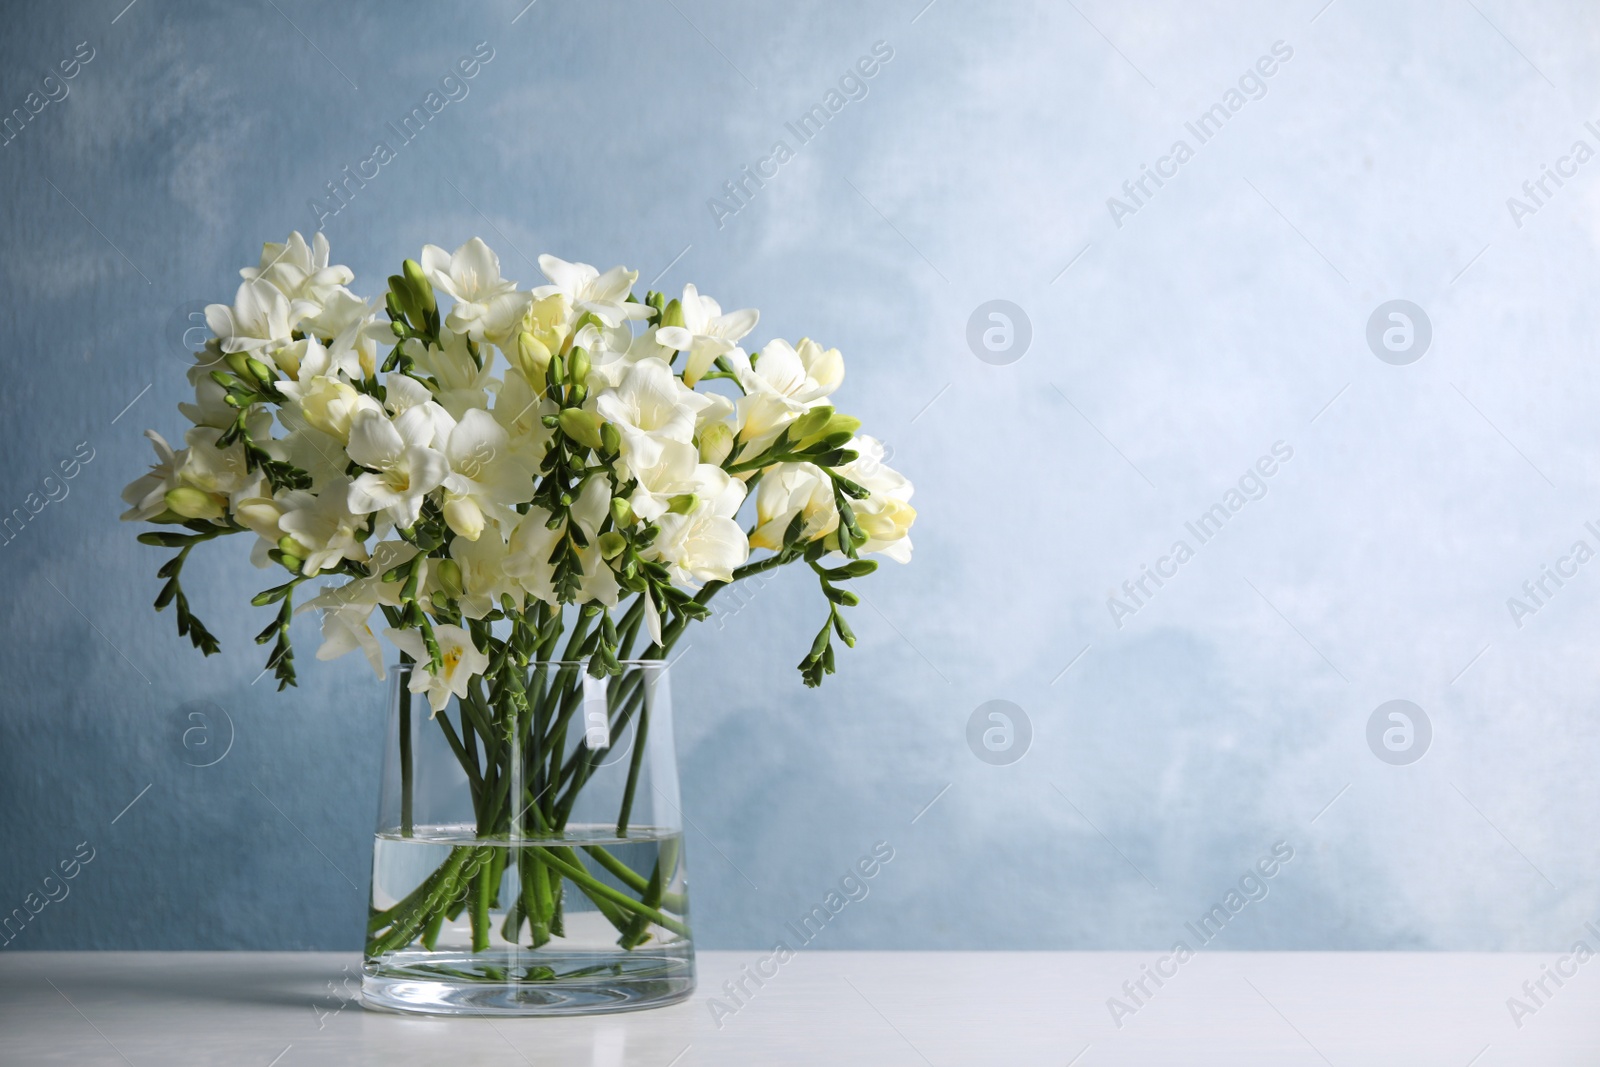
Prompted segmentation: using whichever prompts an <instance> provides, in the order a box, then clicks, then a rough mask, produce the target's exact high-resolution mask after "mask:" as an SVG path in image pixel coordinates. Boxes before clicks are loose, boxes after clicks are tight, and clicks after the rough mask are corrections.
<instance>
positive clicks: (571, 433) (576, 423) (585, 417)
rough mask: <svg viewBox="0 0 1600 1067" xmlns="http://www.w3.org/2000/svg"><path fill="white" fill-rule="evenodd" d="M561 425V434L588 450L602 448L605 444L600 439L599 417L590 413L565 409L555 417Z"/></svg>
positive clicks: (575, 409) (577, 409) (579, 409)
mask: <svg viewBox="0 0 1600 1067" xmlns="http://www.w3.org/2000/svg"><path fill="white" fill-rule="evenodd" d="M557 418H558V421H559V422H560V424H561V432H562V433H564V434H566V435H567V436H568V437H570V438H572V439H573V440H574V441H576V442H578V443H579V444H581V445H588V446H589V447H590V448H604V447H605V443H604V442H603V441H602V440H601V439H600V421H601V420H600V416H599V415H596V414H595V413H594V412H592V411H584V410H583V409H582V408H567V409H566V410H564V411H562V412H561V414H560V415H559V416H557Z"/></svg>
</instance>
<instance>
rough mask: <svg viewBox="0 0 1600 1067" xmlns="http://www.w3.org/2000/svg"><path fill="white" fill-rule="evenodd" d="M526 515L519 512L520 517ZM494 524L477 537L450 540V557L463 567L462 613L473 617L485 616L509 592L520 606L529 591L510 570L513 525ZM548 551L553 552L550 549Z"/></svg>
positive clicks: (497, 605) (553, 541)
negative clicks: (508, 570)
mask: <svg viewBox="0 0 1600 1067" xmlns="http://www.w3.org/2000/svg"><path fill="white" fill-rule="evenodd" d="M546 517H548V513H546ZM523 518H524V517H523V516H520V515H519V516H517V519H518V520H519V521H521V520H522V519H523ZM491 526H493V529H491V530H489V531H486V533H485V534H484V536H481V537H479V538H478V539H477V540H476V541H469V540H467V539H466V538H465V537H458V538H456V539H455V540H454V541H452V542H451V543H450V558H451V559H453V560H455V561H456V565H457V566H459V567H460V568H461V588H462V594H461V597H460V600H461V614H463V615H465V616H466V617H467V618H469V619H481V618H483V617H484V616H485V615H487V614H489V612H491V611H493V610H494V609H495V608H498V607H499V606H500V598H501V597H502V596H509V597H510V598H511V600H512V602H513V603H515V604H516V605H517V606H518V607H519V608H520V607H521V606H522V602H523V597H524V596H525V595H526V590H525V589H524V588H523V585H522V583H521V582H519V581H518V580H517V579H516V578H515V577H513V576H512V575H511V574H509V573H507V571H506V561H507V559H508V558H509V557H510V554H511V547H510V545H508V544H507V543H506V541H507V539H508V538H509V537H510V536H511V529H510V528H501V527H499V526H497V525H494V524H493V523H491ZM554 537H555V535H554V534H552V535H551V541H550V544H551V545H552V546H553V545H554V544H555V540H554ZM545 554H546V555H549V553H548V552H546V553H545ZM547 570H548V568H547ZM546 577H547V578H548V575H546Z"/></svg>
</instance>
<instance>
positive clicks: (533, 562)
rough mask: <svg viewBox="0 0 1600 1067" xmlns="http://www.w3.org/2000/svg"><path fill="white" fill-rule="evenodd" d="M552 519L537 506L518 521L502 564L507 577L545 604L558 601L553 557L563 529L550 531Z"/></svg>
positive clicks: (513, 528) (480, 539)
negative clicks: (551, 558)
mask: <svg viewBox="0 0 1600 1067" xmlns="http://www.w3.org/2000/svg"><path fill="white" fill-rule="evenodd" d="M552 517H553V516H551V514H550V512H548V511H546V510H545V509H544V508H541V507H539V506H538V505H537V504H535V505H534V506H533V507H530V508H529V509H528V511H527V514H525V515H523V516H521V517H520V518H518V520H517V522H516V525H515V526H514V527H512V529H511V537H510V539H509V544H508V545H507V548H506V553H505V557H504V562H503V564H502V566H503V567H504V569H505V573H506V575H507V577H509V578H512V579H514V580H515V581H516V582H517V584H518V585H519V586H521V588H522V589H524V590H526V591H527V593H528V595H529V596H531V597H533V598H534V599H536V600H542V601H544V602H545V603H546V604H554V603H555V602H556V589H555V567H554V566H553V565H552V564H551V562H550V556H551V554H552V553H553V552H554V551H555V549H556V545H557V544H558V543H559V542H560V541H561V536H562V532H563V531H562V530H561V528H560V527H557V528H556V529H554V530H552V529H550V527H549V523H550V519H551V518H552ZM482 541H483V539H482V538H479V543H481V542H482ZM456 544H460V542H459V541H457V542H456Z"/></svg>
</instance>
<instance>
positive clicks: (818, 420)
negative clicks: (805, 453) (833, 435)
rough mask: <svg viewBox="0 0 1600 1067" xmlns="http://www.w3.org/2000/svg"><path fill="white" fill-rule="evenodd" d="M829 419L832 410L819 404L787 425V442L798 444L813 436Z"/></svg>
mask: <svg viewBox="0 0 1600 1067" xmlns="http://www.w3.org/2000/svg"><path fill="white" fill-rule="evenodd" d="M831 418H833V408H831V407H829V406H828V405H826V404H819V405H818V406H816V407H814V408H812V409H811V410H810V411H808V412H806V413H805V414H804V415H801V416H800V417H799V418H798V419H795V420H794V422H792V423H790V424H789V440H791V441H793V442H795V443H796V444H798V443H799V442H801V441H804V440H805V439H806V438H808V437H813V436H815V435H816V434H817V432H818V431H819V430H821V429H822V428H823V427H824V426H826V425H827V424H828V420H829V419H831Z"/></svg>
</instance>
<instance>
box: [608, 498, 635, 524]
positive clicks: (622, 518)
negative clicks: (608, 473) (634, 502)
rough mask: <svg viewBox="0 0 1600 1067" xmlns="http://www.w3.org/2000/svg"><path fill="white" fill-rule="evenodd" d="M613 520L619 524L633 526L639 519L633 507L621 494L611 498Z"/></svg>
mask: <svg viewBox="0 0 1600 1067" xmlns="http://www.w3.org/2000/svg"><path fill="white" fill-rule="evenodd" d="M611 521H612V522H614V523H616V524H617V525H618V526H632V525H633V524H634V523H635V522H638V521H639V520H638V517H637V516H636V515H634V513H633V508H631V507H629V506H628V502H627V501H626V500H624V499H622V497H620V496H614V497H612V498H611Z"/></svg>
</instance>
